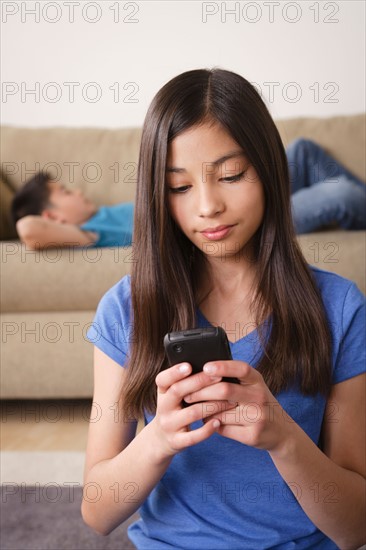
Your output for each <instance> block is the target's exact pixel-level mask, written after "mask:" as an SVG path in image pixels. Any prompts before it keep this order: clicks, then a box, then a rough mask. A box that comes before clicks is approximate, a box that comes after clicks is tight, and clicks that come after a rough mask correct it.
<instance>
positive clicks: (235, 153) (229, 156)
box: [165, 149, 244, 174]
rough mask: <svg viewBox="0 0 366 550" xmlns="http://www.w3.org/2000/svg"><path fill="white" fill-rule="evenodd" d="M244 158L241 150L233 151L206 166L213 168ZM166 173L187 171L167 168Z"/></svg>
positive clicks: (207, 163)
mask: <svg viewBox="0 0 366 550" xmlns="http://www.w3.org/2000/svg"><path fill="white" fill-rule="evenodd" d="M243 156H244V151H242V150H240V149H239V150H236V151H231V152H230V153H227V155H224V156H223V157H220V158H218V159H216V160H213V161H212V162H206V163H205V164H206V165H211V166H219V165H220V164H223V163H224V162H226V161H227V160H229V159H232V158H235V157H243ZM165 171H166V172H174V173H177V174H181V173H183V172H186V171H187V170H186V169H185V168H177V167H175V166H167V167H166V170H165Z"/></svg>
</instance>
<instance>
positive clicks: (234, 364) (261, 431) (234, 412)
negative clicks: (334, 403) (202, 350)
mask: <svg viewBox="0 0 366 550" xmlns="http://www.w3.org/2000/svg"><path fill="white" fill-rule="evenodd" d="M203 370H204V372H205V373H207V374H209V375H210V376H220V377H224V376H230V377H236V378H238V379H239V381H240V384H232V383H229V382H220V383H216V384H214V385H211V386H208V387H205V388H202V389H201V390H198V391H195V392H192V393H191V394H190V395H187V396H186V397H185V401H186V402H187V403H189V404H191V403H194V402H196V401H204V400H205V401H208V402H211V401H217V400H227V401H236V402H237V406H236V408H235V409H234V408H233V409H231V410H230V411H222V412H219V413H216V414H213V415H210V416H208V418H207V419H206V421H209V422H211V420H213V419H218V420H220V423H221V425H220V426H219V427H218V428H217V432H218V433H219V434H220V435H223V436H224V437H229V438H231V439H235V440H236V441H239V442H240V443H244V444H245V445H250V446H252V447H257V448H258V449H266V450H267V451H273V450H279V449H280V448H281V447H282V446H283V445H284V444H285V443H286V441H287V440H288V438H289V437H290V435H291V427H293V426H294V421H293V420H292V418H291V417H290V416H289V415H288V414H287V413H286V412H285V410H284V409H283V408H282V407H281V405H280V404H279V403H278V401H277V400H276V399H275V398H274V396H273V395H272V393H271V392H270V390H269V389H268V386H267V385H266V384H265V382H264V380H263V377H262V375H261V374H260V373H259V372H257V371H256V370H255V369H254V368H252V367H251V366H250V365H248V363H244V362H243V361H233V360H231V361H215V362H210V363H206V365H204V367H203Z"/></svg>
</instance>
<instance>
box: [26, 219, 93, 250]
mask: <svg viewBox="0 0 366 550" xmlns="http://www.w3.org/2000/svg"><path fill="white" fill-rule="evenodd" d="M16 229H17V232H18V235H19V238H20V240H21V241H22V242H23V243H24V244H25V245H27V246H28V247H29V248H32V249H34V250H38V249H40V248H59V247H68V246H85V245H88V244H93V243H95V241H96V240H97V238H98V235H97V233H94V232H92V231H83V230H82V229H80V227H78V226H77V225H73V224H70V223H59V222H55V221H53V220H47V219H46V218H43V217H42V216H24V218H21V219H20V220H18V221H17V224H16Z"/></svg>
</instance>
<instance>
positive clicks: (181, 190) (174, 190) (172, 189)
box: [169, 185, 189, 193]
mask: <svg viewBox="0 0 366 550" xmlns="http://www.w3.org/2000/svg"><path fill="white" fill-rule="evenodd" d="M187 189H189V185H182V187H169V192H170V193H185V192H186V191H187Z"/></svg>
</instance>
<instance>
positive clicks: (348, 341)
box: [310, 266, 366, 384]
mask: <svg viewBox="0 0 366 550" xmlns="http://www.w3.org/2000/svg"><path fill="white" fill-rule="evenodd" d="M310 267H311V271H312V273H313V276H314V278H315V280H316V283H317V286H318V288H319V290H320V293H321V297H322V300H323V304H324V309H325V312H326V315H327V319H328V323H329V328H330V331H331V335H332V348H333V383H334V384H337V383H338V382H343V381H345V380H347V379H349V378H353V377H354V376H357V375H358V374H361V373H362V372H364V371H365V364H366V356H365V351H366V346H365V334H366V298H365V296H364V295H363V294H362V292H361V291H360V289H359V288H358V287H357V285H356V284H355V283H354V282H353V281H350V280H349V279H346V278H345V277H341V276H340V275H337V274H335V273H331V272H329V271H325V270H322V269H319V268H314V267H312V266H310Z"/></svg>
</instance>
